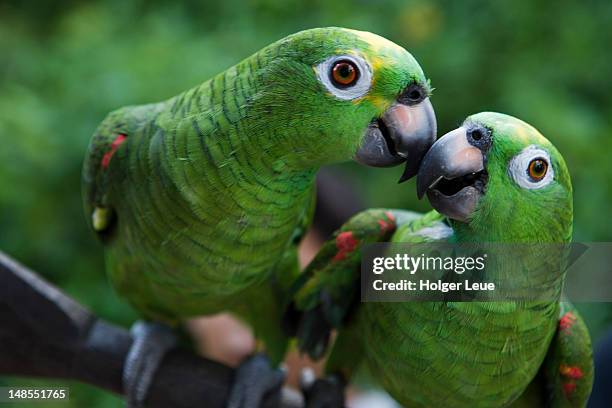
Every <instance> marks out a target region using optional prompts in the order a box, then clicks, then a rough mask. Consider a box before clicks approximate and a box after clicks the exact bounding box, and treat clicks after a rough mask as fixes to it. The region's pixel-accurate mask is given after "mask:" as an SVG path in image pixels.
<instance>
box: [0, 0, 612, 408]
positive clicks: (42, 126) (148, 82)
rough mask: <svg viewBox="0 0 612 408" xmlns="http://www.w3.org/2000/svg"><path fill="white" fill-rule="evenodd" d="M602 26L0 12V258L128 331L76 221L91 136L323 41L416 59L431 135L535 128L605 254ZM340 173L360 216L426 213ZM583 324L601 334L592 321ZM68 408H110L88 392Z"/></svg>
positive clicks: (382, 180)
mask: <svg viewBox="0 0 612 408" xmlns="http://www.w3.org/2000/svg"><path fill="white" fill-rule="evenodd" d="M611 24H612V2H609V1H607V0H598V1H595V0H590V1H583V2H572V1H569V0H561V1H556V2H533V1H530V0H513V1H495V2H484V1H475V0H470V1H461V2H457V1H442V0H437V1H424V0H378V1H363V0H362V1H355V0H353V1H347V0H339V1H333V2H331V1H321V0H316V1H297V0H284V1H283V0H247V1H238V0H224V1H220V2H214V3H213V2H198V1H195V0H191V1H187V2H182V3H180V4H179V3H178V2H172V1H161V0H157V1H146V2H145V1H135V2H125V1H120V0H112V1H101V0H98V1H91V2H77V1H51V0H46V1H38V2H20V1H8V2H2V3H0V248H1V249H2V250H3V251H6V252H7V253H9V254H11V255H12V256H14V257H16V258H17V259H19V260H20V261H22V262H24V263H25V264H27V265H28V266H30V267H31V268H33V269H34V270H36V271H39V272H40V273H42V274H44V275H45V276H46V277H47V278H48V279H49V280H51V281H52V282H54V283H56V284H57V285H59V286H60V287H62V288H63V289H65V290H66V291H67V292H68V293H69V294H70V295H72V296H74V297H75V298H76V299H78V300H79V301H80V302H82V303H84V304H85V305H87V306H88V307H90V308H91V309H93V310H95V311H96V313H98V314H99V315H101V316H103V317H105V318H108V319H110V320H113V321H115V322H119V323H122V324H128V323H130V322H131V321H132V319H134V318H135V313H134V312H133V311H131V310H130V309H129V307H127V306H126V305H125V304H124V303H123V302H122V301H121V300H119V299H117V298H116V296H115V295H114V293H113V292H112V290H111V289H110V288H109V287H108V284H107V282H106V279H105V277H104V272H103V259H102V253H101V247H100V246H99V245H98V244H97V243H96V241H95V239H94V238H93V237H92V235H91V234H90V233H89V231H88V230H87V228H86V224H85V220H84V214H83V211H82V208H81V196H80V170H81V163H82V158H83V154H84V151H85V148H86V145H87V143H88V140H89V137H90V135H91V134H92V132H93V130H94V129H95V127H96V125H97V124H98V123H99V122H100V121H101V119H102V118H103V117H104V115H105V114H106V113H107V112H109V111H110V110H112V109H115V108H117V107H120V106H123V105H128V104H140V103H146V102H152V101H157V100H161V99H165V98H167V97H170V96H172V95H174V94H176V93H178V92H180V91H182V90H184V89H187V88H189V87H192V86H194V85H196V84H198V83H199V82H202V81H204V80H206V79H207V78H209V77H210V76H212V75H213V74H215V73H217V72H219V71H222V70H224V69H225V68H227V67H229V66H231V65H233V64H234V63H236V62H238V61H240V60H241V59H242V58H244V57H246V56H247V55H249V54H251V53H253V52H255V51H257V50H258V49H260V48H261V47H263V46H265V45H266V44H268V43H270V42H272V41H274V40H276V39H278V38H281V37H283V36H285V35H287V34H290V33H293V32H296V31H298V30H301V29H305V28H311V27H316V26H329V25H337V26H344V27H349V28H356V29H362V30H367V31H372V32H375V33H377V34H380V35H383V36H385V37H387V38H389V39H391V40H393V41H395V42H397V43H398V44H400V45H402V46H404V47H405V48H407V49H408V50H409V51H410V52H412V53H413V55H414V56H415V57H416V58H417V59H418V60H419V61H420V63H421V65H422V67H423V68H424V70H425V72H426V74H427V75H428V77H429V78H430V79H431V82H432V85H433V86H434V88H435V91H434V96H433V98H432V102H433V104H434V107H435V109H436V113H437V116H438V125H439V133H440V134H443V133H445V132H446V131H448V130H451V129H453V128H454V127H456V126H457V125H458V124H459V123H461V121H462V119H463V118H465V117H466V116H467V115H469V114H471V113H475V112H478V111H483V110H495V111H500V112H505V113H509V114H512V115H515V116H517V117H520V118H522V119H524V120H526V121H528V122H530V123H531V124H533V125H534V126H536V127H537V128H538V129H539V130H540V131H541V132H542V133H543V134H544V135H545V136H547V137H548V138H549V139H550V140H551V141H552V142H553V143H554V144H555V145H557V147H558V148H559V150H560V151H561V152H562V153H563V155H564V156H565V158H566V160H567V163H568V165H569V168H570V171H571V173H572V177H573V182H574V187H575V235H574V237H575V239H576V240H580V241H610V240H612V229H611V228H610V216H609V214H608V211H609V210H610V202H612V191H611V187H610V186H611V185H612V165H611V164H610V161H609V159H608V157H607V156H608V154H609V153H610V152H611V148H612V138H611V135H612V92H610V91H611V90H612V75H610V67H611V66H612V53H611V52H610V45H611V44H612V30H610V29H609V27H610V25H611ZM341 167H342V168H343V170H344V171H345V172H346V173H347V174H349V175H350V176H351V177H354V180H355V184H356V185H357V186H358V188H360V189H361V190H362V191H363V194H364V195H365V197H366V200H367V203H368V205H371V206H388V207H403V208H410V209H415V210H421V211H422V210H426V209H428V204H427V203H426V202H419V201H417V200H416V196H415V191H414V181H412V182H409V183H406V184H402V185H401V186H398V185H397V184H396V180H397V178H398V177H399V174H400V173H401V170H399V169H388V170H379V171H372V170H371V169H364V168H361V167H359V166H357V165H355V164H345V165H342V166H341ZM589 319H590V320H591V321H590V324H591V325H592V326H593V327H595V328H597V327H599V326H601V324H602V323H601V322H602V321H603V320H604V314H602V313H601V312H598V311H597V310H595V311H593V312H592V313H589ZM596 331H597V330H596ZM19 384H23V381H21V382H19ZM72 399H73V401H74V403H73V405H74V406H83V405H82V403H83V401H85V400H86V401H87V406H108V405H113V404H119V402H118V400H116V399H114V398H113V397H108V396H106V395H104V394H103V393H100V392H93V391H91V389H90V388H87V387H75V388H74V389H73V392H72ZM79 401H80V403H79Z"/></svg>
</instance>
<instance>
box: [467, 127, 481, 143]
mask: <svg viewBox="0 0 612 408" xmlns="http://www.w3.org/2000/svg"><path fill="white" fill-rule="evenodd" d="M470 137H471V138H472V139H473V140H476V141H478V140H481V139H482V138H483V137H484V135H483V134H482V131H481V130H480V129H474V130H472V131H470Z"/></svg>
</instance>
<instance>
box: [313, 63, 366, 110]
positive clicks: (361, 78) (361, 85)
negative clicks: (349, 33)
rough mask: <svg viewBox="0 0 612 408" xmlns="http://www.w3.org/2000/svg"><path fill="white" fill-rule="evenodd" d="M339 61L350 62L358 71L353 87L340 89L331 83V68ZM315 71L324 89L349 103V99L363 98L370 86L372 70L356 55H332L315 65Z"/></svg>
mask: <svg viewBox="0 0 612 408" xmlns="http://www.w3.org/2000/svg"><path fill="white" fill-rule="evenodd" d="M339 61H350V62H352V63H353V64H354V65H355V67H357V69H358V70H359V72H358V73H357V75H358V78H357V82H355V84H354V85H351V86H349V87H346V88H340V87H338V86H337V85H335V84H334V82H333V81H332V78H331V75H332V69H333V66H334V64H336V63H337V62H339ZM315 70H316V72H317V77H318V78H319V81H321V83H322V84H323V85H324V86H325V88H327V90H328V91H329V92H331V93H332V94H333V95H334V96H335V97H336V98H338V99H341V100H343V101H350V100H351V99H356V98H360V97H362V96H364V95H365V94H366V93H367V92H368V91H369V90H370V86H371V85H372V68H370V65H369V64H368V63H367V62H366V61H365V60H364V59H363V58H361V57H358V56H356V55H334V56H333V57H330V58H328V59H326V60H325V61H323V62H321V63H320V64H319V65H317V66H316V68H315Z"/></svg>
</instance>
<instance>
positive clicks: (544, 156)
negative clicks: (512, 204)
mask: <svg viewBox="0 0 612 408" xmlns="http://www.w3.org/2000/svg"><path fill="white" fill-rule="evenodd" d="M549 163H550V157H549V156H548V153H547V152H546V151H545V150H543V149H541V148H539V147H537V146H534V145H531V146H528V147H526V148H525V149H523V151H522V152H520V153H519V154H517V155H516V156H514V157H513V158H512V160H511V161H510V165H509V166H508V171H509V173H510V175H511V176H512V178H513V179H514V181H515V182H516V184H518V185H519V186H521V187H523V188H526V189H530V190H533V189H538V188H542V187H545V186H547V185H548V184H550V182H551V181H552V180H553V178H554V171H553V169H552V167H551V166H550V164H549Z"/></svg>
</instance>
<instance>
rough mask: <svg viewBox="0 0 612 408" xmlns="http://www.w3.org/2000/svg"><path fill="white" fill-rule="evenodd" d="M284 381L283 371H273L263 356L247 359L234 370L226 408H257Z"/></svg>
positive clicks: (256, 355)
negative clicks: (234, 374)
mask: <svg viewBox="0 0 612 408" xmlns="http://www.w3.org/2000/svg"><path fill="white" fill-rule="evenodd" d="M284 381H285V372H284V371H283V370H277V369H273V368H272V367H271V366H270V361H269V360H268V358H267V357H266V356H265V355H263V354H255V355H253V356H251V357H248V358H247V359H246V360H245V361H243V362H242V363H241V364H240V366H239V367H238V368H237V369H236V377H235V379H234V385H233V386H232V390H231V392H230V398H229V402H228V404H227V408H257V407H259V406H260V404H261V401H262V400H263V397H264V396H265V395H266V394H267V393H268V392H270V391H273V390H275V389H277V388H279V387H280V386H281V385H282V384H283V382H284Z"/></svg>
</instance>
